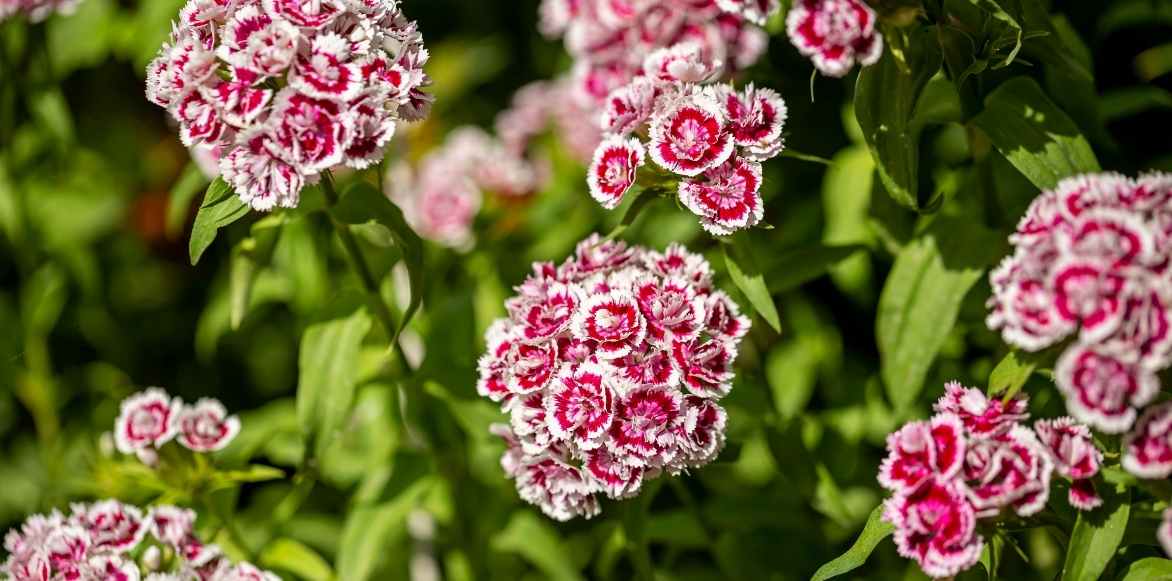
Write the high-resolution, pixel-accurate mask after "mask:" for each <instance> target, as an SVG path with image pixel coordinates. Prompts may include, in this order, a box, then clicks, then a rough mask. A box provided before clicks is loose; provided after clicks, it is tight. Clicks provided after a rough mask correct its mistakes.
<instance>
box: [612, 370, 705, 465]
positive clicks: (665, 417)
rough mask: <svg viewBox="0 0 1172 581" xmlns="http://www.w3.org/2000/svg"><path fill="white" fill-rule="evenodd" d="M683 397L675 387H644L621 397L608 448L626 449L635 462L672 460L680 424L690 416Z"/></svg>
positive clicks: (628, 457) (653, 463)
mask: <svg viewBox="0 0 1172 581" xmlns="http://www.w3.org/2000/svg"><path fill="white" fill-rule="evenodd" d="M683 407H684V399H683V396H681V395H680V392H679V391H678V390H675V389H669V388H662V387H642V388H639V389H633V390H630V391H628V392H627V393H626V394H625V395H624V396H623V397H622V400H621V401H619V403H618V406H617V409H616V411H615V415H616V417H615V421H614V423H613V425H612V426H611V430H610V442H609V443H608V446H607V447H608V448H615V449H618V450H622V451H623V452H625V453H626V455H627V456H626V457H627V462H630V463H632V464H635V465H639V466H643V465H647V464H650V465H653V466H654V465H663V464H666V463H669V462H671V461H672V460H673V459H674V458H673V457H674V455H675V453H676V451H675V450H676V448H677V447H678V445H679V441H678V439H679V428H680V427H681V426H682V424H683V422H684V421H685V420H686V419H687V418H686V417H685V415H684V409H683Z"/></svg>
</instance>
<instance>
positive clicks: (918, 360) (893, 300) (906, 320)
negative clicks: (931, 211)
mask: <svg viewBox="0 0 1172 581" xmlns="http://www.w3.org/2000/svg"><path fill="white" fill-rule="evenodd" d="M1002 246H1003V242H1002V240H1001V237H1000V236H999V235H998V234H996V233H995V232H992V231H990V230H988V229H985V228H984V227H982V226H980V225H977V224H973V223H972V221H971V220H963V219H958V218H941V219H939V220H937V221H936V223H935V224H933V226H932V228H931V229H929V230H928V231H927V232H925V233H924V234H923V235H922V236H920V237H919V238H917V239H915V240H913V241H912V242H910V243H908V244H907V245H906V246H904V247H903V249H902V250H900V252H899V255H898V256H896V259H895V265H894V266H893V267H892V269H891V273H890V274H889V275H888V277H887V282H886V283H885V284H884V286H883V294H882V295H881V296H880V297H879V314H878V317H877V319H876V322H875V328H876V335H877V338H878V343H879V353H880V356H881V371H882V373H881V375H882V377H883V384H884V386H885V387H886V388H887V395H888V397H889V398H890V399H891V403H892V404H893V405H894V406H895V407H896V409H907V407H908V406H910V405H911V404H913V403H914V402H915V401H916V397H917V396H919V394H920V392H921V390H922V389H923V387H924V380H925V378H926V377H927V375H928V370H929V369H930V368H931V366H932V363H933V361H935V359H936V355H937V354H938V353H939V352H940V348H941V347H943V345H944V342H945V340H946V339H947V338H948V334H949V333H951V332H952V327H953V326H954V325H955V324H956V318H957V315H958V314H959V312H960V306H961V303H962V301H963V300H964V297H965V295H966V294H968V292H969V290H970V289H972V287H973V285H975V284H976V283H977V281H978V280H980V279H981V277H982V276H984V274H985V268H986V267H987V266H989V265H990V264H992V262H993V261H994V260H995V259H996V257H997V256H1000V255H1001V253H1002V250H1001V249H1002Z"/></svg>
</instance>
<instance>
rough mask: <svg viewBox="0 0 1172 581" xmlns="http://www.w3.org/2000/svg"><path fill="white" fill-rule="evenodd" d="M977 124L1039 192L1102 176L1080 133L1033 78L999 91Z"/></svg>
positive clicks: (1020, 79)
mask: <svg viewBox="0 0 1172 581" xmlns="http://www.w3.org/2000/svg"><path fill="white" fill-rule="evenodd" d="M973 123H974V124H975V125H976V126H977V127H979V128H980V129H981V130H982V131H984V132H985V133H986V134H987V135H988V136H989V139H990V140H992V142H993V146H994V147H996V148H997V150H998V151H1000V152H1001V154H1002V155H1004V156H1005V158H1006V159H1008V160H1009V162H1010V163H1012V164H1013V166H1014V167H1016V168H1017V170H1018V171H1020V172H1021V173H1022V174H1023V175H1025V176H1026V177H1027V178H1029V180H1030V181H1031V182H1033V184H1034V185H1035V186H1037V187H1038V189H1050V188H1053V187H1054V186H1055V185H1057V184H1058V181H1059V180H1061V179H1063V178H1066V177H1070V176H1073V175H1076V174H1081V173H1088V172H1095V171H1099V162H1098V160H1097V159H1095V154H1094V152H1093V151H1091V146H1090V144H1089V143H1087V140H1086V138H1084V137H1083V136H1082V134H1081V133H1079V130H1078V127H1077V126H1076V125H1075V124H1074V122H1073V121H1071V120H1070V117H1068V116H1067V115H1066V114H1065V113H1063V112H1062V110H1061V109H1059V108H1058V106H1057V105H1055V104H1054V102H1053V101H1051V100H1050V99H1049V97H1047V96H1046V94H1045V93H1043V92H1042V88H1041V87H1039V86H1038V84H1037V83H1036V82H1034V80H1033V79H1030V78H1028V77H1015V78H1013V79H1011V80H1009V81H1008V82H1006V83H1005V84H1003V85H1001V86H1000V87H997V89H996V90H995V91H993V92H992V93H990V94H989V96H988V97H987V98H986V99H985V110H984V111H982V112H981V113H980V114H979V115H977V116H976V117H975V118H973Z"/></svg>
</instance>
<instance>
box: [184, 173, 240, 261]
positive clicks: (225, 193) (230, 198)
mask: <svg viewBox="0 0 1172 581" xmlns="http://www.w3.org/2000/svg"><path fill="white" fill-rule="evenodd" d="M248 210H249V208H248V205H247V204H245V203H244V202H242V201H240V198H239V197H238V196H237V195H236V193H235V192H233V191H232V186H229V185H228V183H227V182H225V181H224V180H223V179H222V178H216V180H215V181H213V182H212V184H211V185H210V186H208V191H207V193H205V194H204V197H203V204H202V205H200V207H199V213H198V214H196V215H195V224H193V225H192V227H191V240H190V242H189V243H188V247H187V250H188V253H189V254H190V255H191V264H192V265H195V264H196V263H198V262H199V258H200V257H201V256H203V253H204V251H206V250H207V249H208V247H209V246H211V245H212V242H214V241H215V240H216V234H217V233H218V232H219V230H220V228H223V227H225V226H228V225H229V224H231V223H233V222H235V221H237V220H239V219H241V218H243V217H244V216H247V215H248Z"/></svg>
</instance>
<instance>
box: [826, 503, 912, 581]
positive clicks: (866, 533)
mask: <svg viewBox="0 0 1172 581" xmlns="http://www.w3.org/2000/svg"><path fill="white" fill-rule="evenodd" d="M894 531H895V527H893V526H891V525H890V524H888V523H886V522H883V505H879V506H877V507H875V510H873V511H871V516H869V517H867V524H866V526H864V527H863V532H862V533H860V534H859V538H858V539H855V544H853V545H851V548H850V549H848V550H847V552H845V553H843V554H842V555H841V556H839V557H838V558H837V559H835V560H833V561H831V562H829V563H826V564H825V565H822V566H821V567H819V568H818V570H817V571H816V572H815V573H814V577H813V578H811V581H825V580H826V579H831V578H834V577H838V576H839V575H845V574H846V573H850V572H851V571H854V570H855V569H858V568H859V567H862V566H863V564H864V563H866V562H867V557H870V556H871V553H872V552H873V551H874V550H875V547H877V546H879V543H880V542H881V541H883V539H886V538H887V537H888V536H890V535H891V533H893V532H894Z"/></svg>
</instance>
